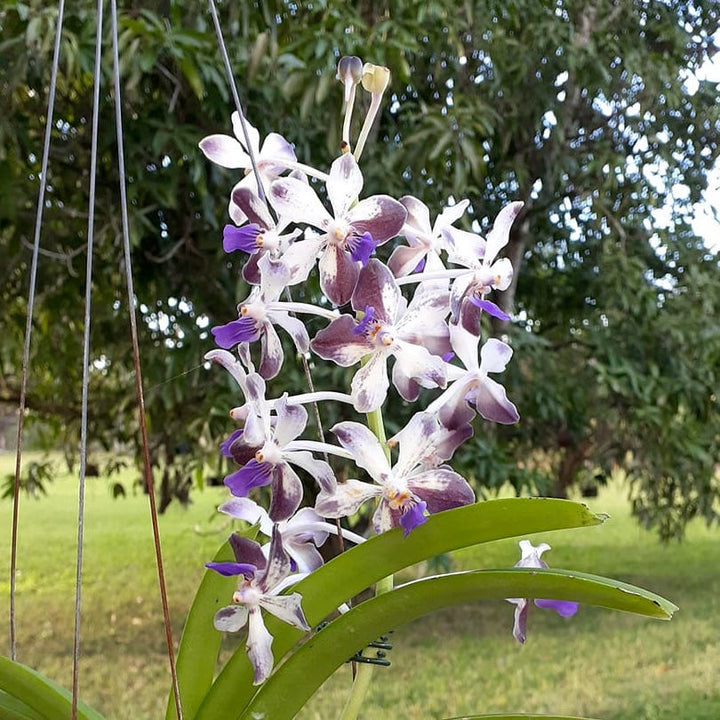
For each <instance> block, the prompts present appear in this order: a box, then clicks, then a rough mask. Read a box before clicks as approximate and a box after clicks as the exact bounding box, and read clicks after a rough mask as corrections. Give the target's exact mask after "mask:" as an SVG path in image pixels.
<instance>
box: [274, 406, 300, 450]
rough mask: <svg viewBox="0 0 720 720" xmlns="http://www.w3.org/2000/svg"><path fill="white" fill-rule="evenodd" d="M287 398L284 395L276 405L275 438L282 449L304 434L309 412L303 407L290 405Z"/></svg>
mask: <svg viewBox="0 0 720 720" xmlns="http://www.w3.org/2000/svg"><path fill="white" fill-rule="evenodd" d="M287 397H288V396H287V393H284V394H283V396H282V397H281V398H279V399H278V401H277V403H276V405H275V413H276V415H277V422H276V424H275V433H274V438H275V442H276V443H277V444H278V445H279V446H280V447H281V448H283V447H285V446H286V445H287V444H288V443H289V442H290V441H291V440H294V439H295V438H296V437H297V436H298V435H300V433H302V431H303V430H304V429H305V426H306V425H307V420H308V414H307V410H306V409H305V408H304V407H303V406H302V405H288V402H287Z"/></svg>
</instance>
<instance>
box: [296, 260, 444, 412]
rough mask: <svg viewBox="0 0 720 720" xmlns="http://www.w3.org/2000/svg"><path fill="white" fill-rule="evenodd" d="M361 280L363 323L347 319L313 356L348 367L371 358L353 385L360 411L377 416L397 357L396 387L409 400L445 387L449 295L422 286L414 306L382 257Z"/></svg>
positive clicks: (329, 331)
mask: <svg viewBox="0 0 720 720" xmlns="http://www.w3.org/2000/svg"><path fill="white" fill-rule="evenodd" d="M359 278H360V282H359V283H358V285H357V288H356V289H355V292H354V293H353V296H352V306H353V309H354V310H355V311H356V312H362V313H363V317H362V319H361V320H360V321H359V322H358V321H356V320H355V318H353V317H352V316H350V315H341V316H340V317H339V318H338V319H337V320H333V321H332V322H331V323H330V324H329V325H328V326H327V327H326V328H324V329H323V330H321V331H320V332H318V333H317V335H316V336H315V337H314V338H313V340H312V342H311V343H310V347H311V348H312V350H313V352H315V353H316V354H317V355H319V356H320V357H321V358H323V359H325V360H332V361H333V362H335V363H337V364H338V365H340V366H342V367H350V366H351V365H354V364H355V363H357V362H360V360H362V359H363V358H365V359H366V362H365V363H364V365H363V366H362V367H361V368H360V369H359V370H358V371H357V373H355V377H354V378H353V381H352V385H351V396H352V398H353V402H354V405H355V409H356V410H357V411H358V412H371V411H373V410H376V409H377V408H379V407H380V406H381V405H382V404H383V402H384V401H385V397H386V396H387V391H388V388H389V386H390V383H389V380H388V372H387V361H388V358H389V357H390V356H391V355H392V356H394V357H395V366H394V367H393V373H392V378H393V384H394V385H395V387H396V388H397V390H398V392H399V393H400V395H401V396H402V397H403V398H404V399H405V400H408V401H414V400H416V399H417V397H418V393H419V389H420V387H421V386H422V387H444V385H445V367H446V364H445V362H444V361H443V359H442V355H444V354H445V353H447V352H448V351H449V350H450V344H449V332H448V327H447V324H446V323H445V316H446V315H447V308H448V305H447V293H446V292H444V291H442V289H439V288H437V287H436V288H435V289H433V288H431V287H430V286H423V287H419V288H418V289H417V291H416V293H415V296H414V298H413V300H412V302H411V303H410V305H409V306H408V305H407V303H406V302H405V299H404V298H403V296H402V294H401V292H400V289H399V288H398V286H397V284H396V282H395V279H394V278H393V276H392V273H391V272H390V270H389V269H388V268H387V267H386V266H385V265H383V264H382V263H381V262H380V261H379V260H376V259H373V260H370V262H369V263H368V264H367V265H366V266H365V267H364V268H363V269H362V271H361V272H360V275H359Z"/></svg>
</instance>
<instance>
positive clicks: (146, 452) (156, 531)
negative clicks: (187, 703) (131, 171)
mask: <svg viewBox="0 0 720 720" xmlns="http://www.w3.org/2000/svg"><path fill="white" fill-rule="evenodd" d="M110 8H111V15H112V51H113V81H114V85H115V128H116V132H117V153H118V176H119V179H120V211H121V214H122V231H123V250H124V258H125V283H126V285H127V294H128V314H129V319H130V335H131V339H132V352H133V364H134V366H135V390H136V393H137V403H138V412H139V416H140V417H139V420H140V435H141V439H142V449H143V472H144V477H145V485H146V487H147V491H148V499H149V502H150V518H151V521H152V529H153V541H154V544H155V561H156V564H157V573H158V584H159V585H160V598H161V601H162V609H163V620H164V624H165V640H166V643H167V653H168V660H169V662H170V674H171V676H172V687H173V695H174V698H175V710H176V712H177V717H178V720H182V719H183V713H182V704H181V702H180V686H179V684H178V677H177V668H176V665H175V649H174V644H173V637H172V627H171V625H170V610H169V608H168V599H167V587H166V585H165V571H164V569H163V558H162V547H161V544H160V528H159V525H158V514H157V507H156V504H155V486H154V482H153V471H152V465H151V463H150V449H149V442H148V432H147V423H146V419H145V397H144V394H143V383H142V372H141V369H140V347H139V343H138V332H137V321H136V317H135V289H134V284H133V276H132V258H131V256H130V223H129V220H128V210H127V208H128V202H127V187H126V180H125V151H124V148H123V124H122V99H121V96H120V58H119V52H118V27H117V1H116V0H110Z"/></svg>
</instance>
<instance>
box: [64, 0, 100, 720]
mask: <svg viewBox="0 0 720 720" xmlns="http://www.w3.org/2000/svg"><path fill="white" fill-rule="evenodd" d="M102 20H103V0H98V2H97V23H96V28H95V71H94V75H93V105H92V108H93V115H92V140H91V144H90V189H89V193H88V226H87V258H86V263H85V319H84V326H83V359H82V363H83V365H82V369H83V371H82V401H81V408H80V481H79V484H78V520H77V556H76V567H75V632H74V635H73V672H72V715H71V717H72V720H77V712H78V687H79V677H80V672H79V671H80V607H81V601H82V565H83V534H84V528H85V470H86V468H87V442H88V438H87V425H88V388H89V385H90V319H91V310H92V268H93V249H94V243H95V186H96V184H97V154H98V153H97V147H98V128H99V125H100V83H101V72H100V70H101V65H102Z"/></svg>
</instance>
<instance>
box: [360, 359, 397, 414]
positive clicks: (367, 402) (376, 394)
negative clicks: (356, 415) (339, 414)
mask: <svg viewBox="0 0 720 720" xmlns="http://www.w3.org/2000/svg"><path fill="white" fill-rule="evenodd" d="M389 387H390V381H389V380H388V372H387V353H386V352H382V351H380V352H376V353H375V354H373V355H372V356H371V357H370V360H369V361H368V362H367V363H366V364H365V365H363V366H362V367H361V368H360V369H359V370H358V371H357V372H356V373H355V376H354V377H353V379H352V382H351V383H350V396H351V397H352V400H353V406H354V407H355V409H356V410H357V411H358V412H363V413H369V412H372V411H373V410H377V409H378V408H379V407H380V406H381V405H382V404H383V403H384V402H385V398H386V397H387V392H388V388H389Z"/></svg>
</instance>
